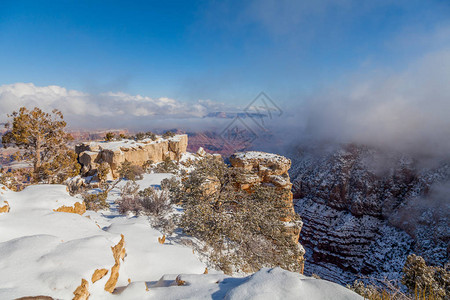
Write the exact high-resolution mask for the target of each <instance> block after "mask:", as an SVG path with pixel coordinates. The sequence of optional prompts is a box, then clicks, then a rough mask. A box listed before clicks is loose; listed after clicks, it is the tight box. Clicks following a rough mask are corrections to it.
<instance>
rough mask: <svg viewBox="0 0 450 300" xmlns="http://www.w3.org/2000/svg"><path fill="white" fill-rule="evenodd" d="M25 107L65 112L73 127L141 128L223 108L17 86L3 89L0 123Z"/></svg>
mask: <svg viewBox="0 0 450 300" xmlns="http://www.w3.org/2000/svg"><path fill="white" fill-rule="evenodd" d="M21 106H26V107H28V108H33V107H35V106H37V107H40V108H41V109H43V110H46V111H51V110H52V109H54V108H57V109H59V110H61V111H62V112H63V114H64V116H65V119H66V120H67V121H68V123H69V126H71V127H82V128H94V127H96V126H101V127H102V128H105V127H116V126H127V125H128V126H129V125H130V124H131V125H133V126H134V127H136V126H138V124H137V122H138V121H143V120H145V118H147V120H148V118H150V117H151V118H160V119H161V118H175V119H176V118H199V117H203V116H205V115H206V114H207V113H208V111H210V110H211V109H214V108H219V107H223V105H222V104H220V103H216V102H214V101H210V100H207V101H198V102H197V103H187V102H180V101H177V100H175V99H170V98H166V97H162V98H151V97H147V96H141V95H130V94H126V93H120V92H119V93H112V92H108V93H102V94H98V95H91V94H87V93H84V92H80V91H76V90H68V89H66V88H64V87H60V86H45V87H39V86H35V85H34V84H33V83H15V84H9V85H2V86H0V121H1V122H5V121H6V120H7V114H8V113H11V112H12V111H14V110H17V109H18V108H20V107H21Z"/></svg>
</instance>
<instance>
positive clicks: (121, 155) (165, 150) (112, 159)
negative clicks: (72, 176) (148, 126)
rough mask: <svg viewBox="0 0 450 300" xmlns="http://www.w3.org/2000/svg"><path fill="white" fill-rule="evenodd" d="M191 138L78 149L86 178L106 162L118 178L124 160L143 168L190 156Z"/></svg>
mask: <svg viewBox="0 0 450 300" xmlns="http://www.w3.org/2000/svg"><path fill="white" fill-rule="evenodd" d="M187 145H188V137H187V135H186V134H179V135H175V136H173V137H170V138H163V137H161V136H157V137H156V139H155V140H152V139H144V140H141V141H134V140H121V141H111V142H91V143H82V144H79V145H77V146H76V147H75V152H76V153H77V154H78V161H79V162H80V164H81V166H82V169H81V173H82V175H83V176H92V175H95V174H96V173H97V168H98V167H99V165H100V164H101V163H103V162H106V163H108V164H109V167H110V170H111V175H112V177H113V178H117V176H118V173H117V169H118V168H119V166H120V164H121V163H123V162H124V161H129V162H131V163H132V164H135V165H138V166H142V165H143V164H144V163H145V162H147V161H149V160H150V161H153V162H154V163H157V162H161V161H163V160H164V159H166V158H169V159H172V160H178V159H179V158H180V157H181V154H183V153H186V148H187Z"/></svg>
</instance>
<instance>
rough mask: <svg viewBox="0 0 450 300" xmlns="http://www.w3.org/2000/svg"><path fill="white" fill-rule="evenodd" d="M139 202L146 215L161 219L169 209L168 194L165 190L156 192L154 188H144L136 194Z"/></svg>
mask: <svg viewBox="0 0 450 300" xmlns="http://www.w3.org/2000/svg"><path fill="white" fill-rule="evenodd" d="M138 198H139V202H140V204H141V205H142V207H143V209H144V211H145V212H146V213H147V214H151V215H153V216H155V217H162V216H164V215H165V214H167V213H168V212H169V211H170V209H171V207H172V206H171V204H170V198H169V193H168V192H167V191H165V190H160V191H157V190H155V189H154V188H151V187H150V188H146V189H145V190H143V191H139V192H138Z"/></svg>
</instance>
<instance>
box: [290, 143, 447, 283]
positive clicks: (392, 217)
mask: <svg viewBox="0 0 450 300" xmlns="http://www.w3.org/2000/svg"><path fill="white" fill-rule="evenodd" d="M292 159H293V167H292V170H291V176H292V177H293V178H294V180H293V193H294V198H295V199H294V202H295V209H296V212H297V213H298V214H299V215H300V216H301V218H302V220H303V222H304V225H303V229H302V235H301V237H300V242H301V243H302V244H303V245H304V247H305V248H306V254H305V258H306V263H305V273H306V274H313V273H315V274H317V275H319V276H321V277H322V278H325V279H330V280H333V281H336V282H340V283H351V282H352V281H353V280H355V279H357V278H360V277H362V278H366V277H375V278H384V277H387V278H391V279H398V278H399V276H400V272H401V270H402V267H403V264H404V261H405V259H406V257H407V255H408V254H410V253H416V254H418V255H421V256H423V257H424V258H425V259H426V260H427V262H428V263H430V264H433V265H440V266H443V265H445V264H448V263H449V252H450V226H449V224H450V223H449V219H450V216H449V212H450V207H449V205H450V201H449V196H448V193H447V191H448V186H449V182H450V165H449V164H448V163H445V162H436V161H435V162H433V163H429V164H421V163H420V161H418V160H417V159H415V158H413V157H411V156H408V155H406V154H400V153H396V152H389V151H385V150H381V149H376V148H371V147H367V146H361V145H351V144H349V145H341V146H330V147H328V148H327V147H320V146H316V147H313V146H311V147H309V148H308V147H304V148H301V149H298V151H297V152H296V153H294V154H292Z"/></svg>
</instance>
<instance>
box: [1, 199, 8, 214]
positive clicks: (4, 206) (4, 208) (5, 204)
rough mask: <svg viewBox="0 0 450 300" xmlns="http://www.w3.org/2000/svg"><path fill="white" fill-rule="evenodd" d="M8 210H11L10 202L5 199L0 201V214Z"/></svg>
mask: <svg viewBox="0 0 450 300" xmlns="http://www.w3.org/2000/svg"><path fill="white" fill-rule="evenodd" d="M7 212H9V203H8V201H6V200H5V201H2V202H1V203H0V214H1V213H7Z"/></svg>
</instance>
